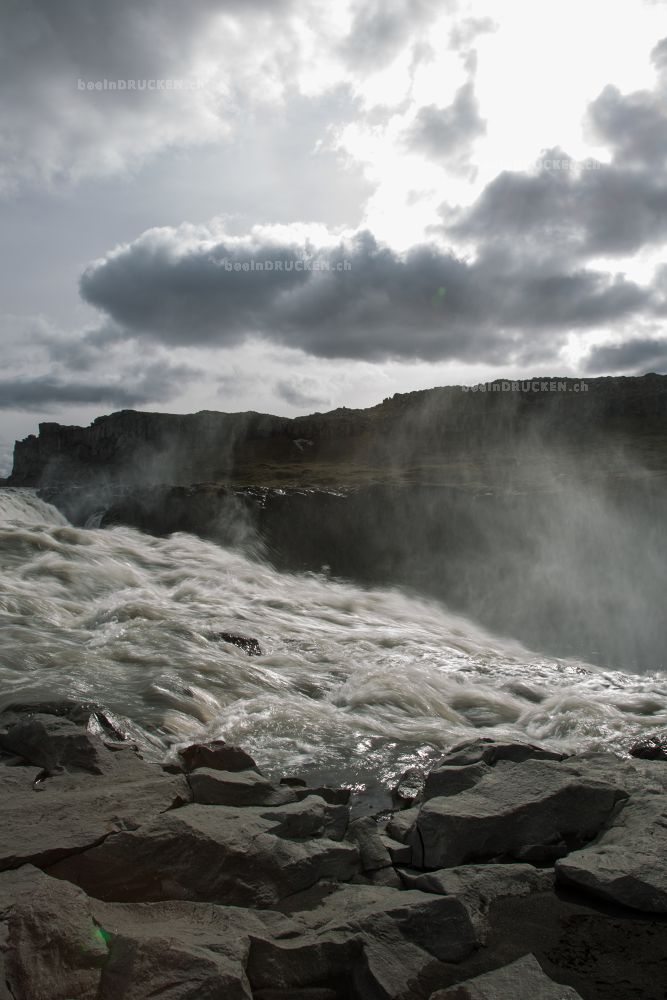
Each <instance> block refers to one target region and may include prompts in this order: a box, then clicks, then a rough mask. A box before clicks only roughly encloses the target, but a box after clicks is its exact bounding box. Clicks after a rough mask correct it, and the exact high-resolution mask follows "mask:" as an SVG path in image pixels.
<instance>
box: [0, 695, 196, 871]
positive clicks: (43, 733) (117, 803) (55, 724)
mask: <svg viewBox="0 0 667 1000" xmlns="http://www.w3.org/2000/svg"><path fill="white" fill-rule="evenodd" d="M71 714H72V713H70V715H71ZM80 717H81V719H84V718H87V714H86V712H83V713H82V714H81V716H80ZM15 720H16V716H15V715H14V713H13V712H8V713H6V714H5V715H3V716H2V717H0V725H3V723H4V725H3V737H2V739H3V741H4V742H3V746H4V747H7V748H11V749H13V750H15V751H17V752H18V753H20V754H22V755H24V756H23V757H22V758H21V759H22V760H23V763H22V764H19V765H18V766H7V764H0V794H1V796H2V801H3V814H4V815H3V822H2V824H0V869H5V868H14V867H17V866H19V865H21V864H23V863H25V862H31V863H33V864H38V865H43V864H50V863H52V862H54V861H56V860H58V859H60V858H64V857H67V856H68V855H70V854H73V853H76V852H78V851H82V850H85V849H86V848H89V847H92V846H93V845H95V844H99V843H100V842H101V841H103V840H104V838H105V837H107V836H108V835H109V834H111V833H113V832H114V831H118V830H123V829H128V830H131V829H136V828H137V827H139V826H140V825H141V824H142V823H145V822H147V821H149V820H151V819H153V818H154V817H156V816H158V815H160V814H161V813H163V812H165V811H166V810H168V809H171V808H173V807H175V806H178V805H180V804H183V803H185V802H189V801H190V798H191V793H190V789H189V787H188V785H187V782H186V781H185V779H184V777H183V776H182V775H169V774H166V773H165V772H164V771H163V770H162V768H161V767H159V766H158V765H157V764H150V763H147V762H145V761H143V760H141V758H140V757H139V756H138V755H137V754H136V753H135V752H134V751H133V750H132V749H130V748H129V747H128V748H122V749H118V750H110V749H109V748H108V747H107V746H105V744H104V743H103V742H102V741H101V740H100V739H98V738H97V737H95V736H93V735H92V734H91V733H89V732H88V731H87V729H86V727H85V725H84V723H83V722H75V721H73V717H65V716H64V715H57V716H56V715H47V714H45V713H43V712H39V713H36V714H34V715H32V716H30V715H29V714H26V715H19V716H18V721H15ZM28 761H35V762H37V763H36V766H34V765H31V764H29V763H28Z"/></svg>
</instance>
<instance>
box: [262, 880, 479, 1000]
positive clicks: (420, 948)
mask: <svg viewBox="0 0 667 1000" xmlns="http://www.w3.org/2000/svg"><path fill="white" fill-rule="evenodd" d="M436 900H437V903H436V902H435V901H436ZM434 904H435V905H434ZM295 918H296V919H298V920H299V922H300V923H301V924H302V925H303V927H304V934H303V935H301V936H300V937H298V938H295V939H294V940H283V941H275V940H274V941H270V940H267V939H266V938H264V939H263V940H261V941H253V944H252V947H251V952H250V961H249V965H248V975H249V978H250V980H251V983H252V985H253V989H255V990H257V989H262V988H268V987H273V988H279V989H283V990H286V989H289V988H294V987H297V988H298V987H304V986H307V985H310V984H311V983H312V982H314V981H317V980H316V978H315V977H316V976H317V975H319V976H320V977H322V979H326V978H327V977H332V978H333V977H335V976H336V975H340V972H341V970H342V969H347V970H348V971H349V974H350V980H351V984H350V985H351V989H350V991H349V993H347V994H346V995H349V996H359V997H364V998H376V997H378V998H379V997H384V998H389V997H399V996H402V995H403V994H405V993H406V992H407V991H408V990H409V989H410V987H411V985H414V983H415V981H416V980H417V978H418V977H419V975H420V973H422V972H423V970H424V969H426V968H427V967H428V966H429V965H431V964H432V963H433V962H434V961H435V960H438V961H447V962H459V961H462V960H463V959H464V958H465V957H466V956H467V955H469V954H470V953H471V952H472V951H473V950H474V949H475V948H476V947H477V944H478V941H477V937H476V934H475V929H474V927H473V925H472V922H471V920H470V917H469V915H468V913H467V910H466V908H465V906H464V905H463V904H462V903H461V902H460V901H459V900H457V899H455V898H453V897H449V898H448V897H440V896H434V895H429V894H426V893H422V892H415V891H401V890H397V889H394V888H386V887H379V886H363V885H355V886H349V885H348V886H341V887H339V888H338V889H337V890H336V891H335V892H333V893H332V894H331V895H329V896H327V897H326V898H325V899H324V900H323V901H322V902H321V904H320V905H319V906H317V907H316V908H315V909H313V910H310V911H304V912H301V913H298V914H296V915H295Z"/></svg>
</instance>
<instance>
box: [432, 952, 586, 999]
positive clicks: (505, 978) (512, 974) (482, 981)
mask: <svg viewBox="0 0 667 1000" xmlns="http://www.w3.org/2000/svg"><path fill="white" fill-rule="evenodd" d="M431 1000H581V996H580V995H579V994H578V993H577V991H576V990H573V989H572V987H571V986H562V985H561V984H560V983H555V982H554V981H553V979H549V977H548V976H546V975H545V974H544V972H543V971H542V968H541V967H540V964H539V962H538V961H537V959H536V958H535V956H534V955H525V956H524V957H523V958H519V959H517V961H516V962H512V964H511V965H505V966H503V968H502V969H495V970H494V971H493V972H486V973H484V975H482V976H475V978H474V979H468V980H467V981H466V982H464V983H459V984H458V985H457V986H450V987H449V989H446V990H438V991H437V993H432V994H431Z"/></svg>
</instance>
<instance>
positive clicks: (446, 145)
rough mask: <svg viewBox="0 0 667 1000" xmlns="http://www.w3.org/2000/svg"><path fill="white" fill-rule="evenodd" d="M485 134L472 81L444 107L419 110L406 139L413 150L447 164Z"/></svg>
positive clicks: (484, 126)
mask: <svg viewBox="0 0 667 1000" xmlns="http://www.w3.org/2000/svg"><path fill="white" fill-rule="evenodd" d="M485 131H486V122H485V120H484V119H483V118H482V117H481V116H480V113H479V105H478V103H477V100H476V98H475V90H474V84H473V83H472V81H468V82H467V83H464V84H463V86H462V87H461V88H460V89H459V90H458V91H457V93H456V96H455V98H454V100H453V102H452V103H451V104H450V105H449V106H447V107H444V108H439V107H437V106H436V105H435V104H429V105H427V106H425V107H423V108H420V109H419V111H418V113H417V116H416V118H415V121H414V123H413V125H412V127H411V128H410V129H409V130H408V131H407V133H406V136H405V139H406V142H407V143H408V145H409V146H411V147H412V148H413V149H415V150H417V151H419V152H422V153H425V154H426V155H427V156H430V157H431V158H432V159H434V160H438V161H441V162H442V161H444V162H447V161H448V160H450V159H452V157H456V156H457V155H461V154H463V155H464V156H465V154H467V153H468V151H469V149H470V145H471V143H472V141H473V140H474V139H476V138H477V137H478V136H480V135H483V134H484V132H485Z"/></svg>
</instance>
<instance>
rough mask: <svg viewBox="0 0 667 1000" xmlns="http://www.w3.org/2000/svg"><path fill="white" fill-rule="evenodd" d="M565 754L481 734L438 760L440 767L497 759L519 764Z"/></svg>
mask: <svg viewBox="0 0 667 1000" xmlns="http://www.w3.org/2000/svg"><path fill="white" fill-rule="evenodd" d="M566 756H567V755H566V754H564V753H561V752H560V751H559V750H551V749H550V748H549V747H543V746H538V745H537V744H535V743H522V742H518V741H516V740H515V741H513V742H507V741H503V740H496V739H492V738H491V737H487V736H482V737H480V738H478V739H475V740H467V741H466V742H465V743H459V744H458V745H457V746H455V747H452V749H451V750H450V751H449V752H448V753H447V754H445V756H444V757H443V758H442V759H441V760H440V761H438V763H437V764H436V769H438V768H440V767H465V766H467V765H469V764H482V763H483V764H489V765H493V764H497V763H498V761H499V760H511V761H513V762H514V763H515V764H520V763H521V762H522V761H524V760H564V759H565V757H566Z"/></svg>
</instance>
